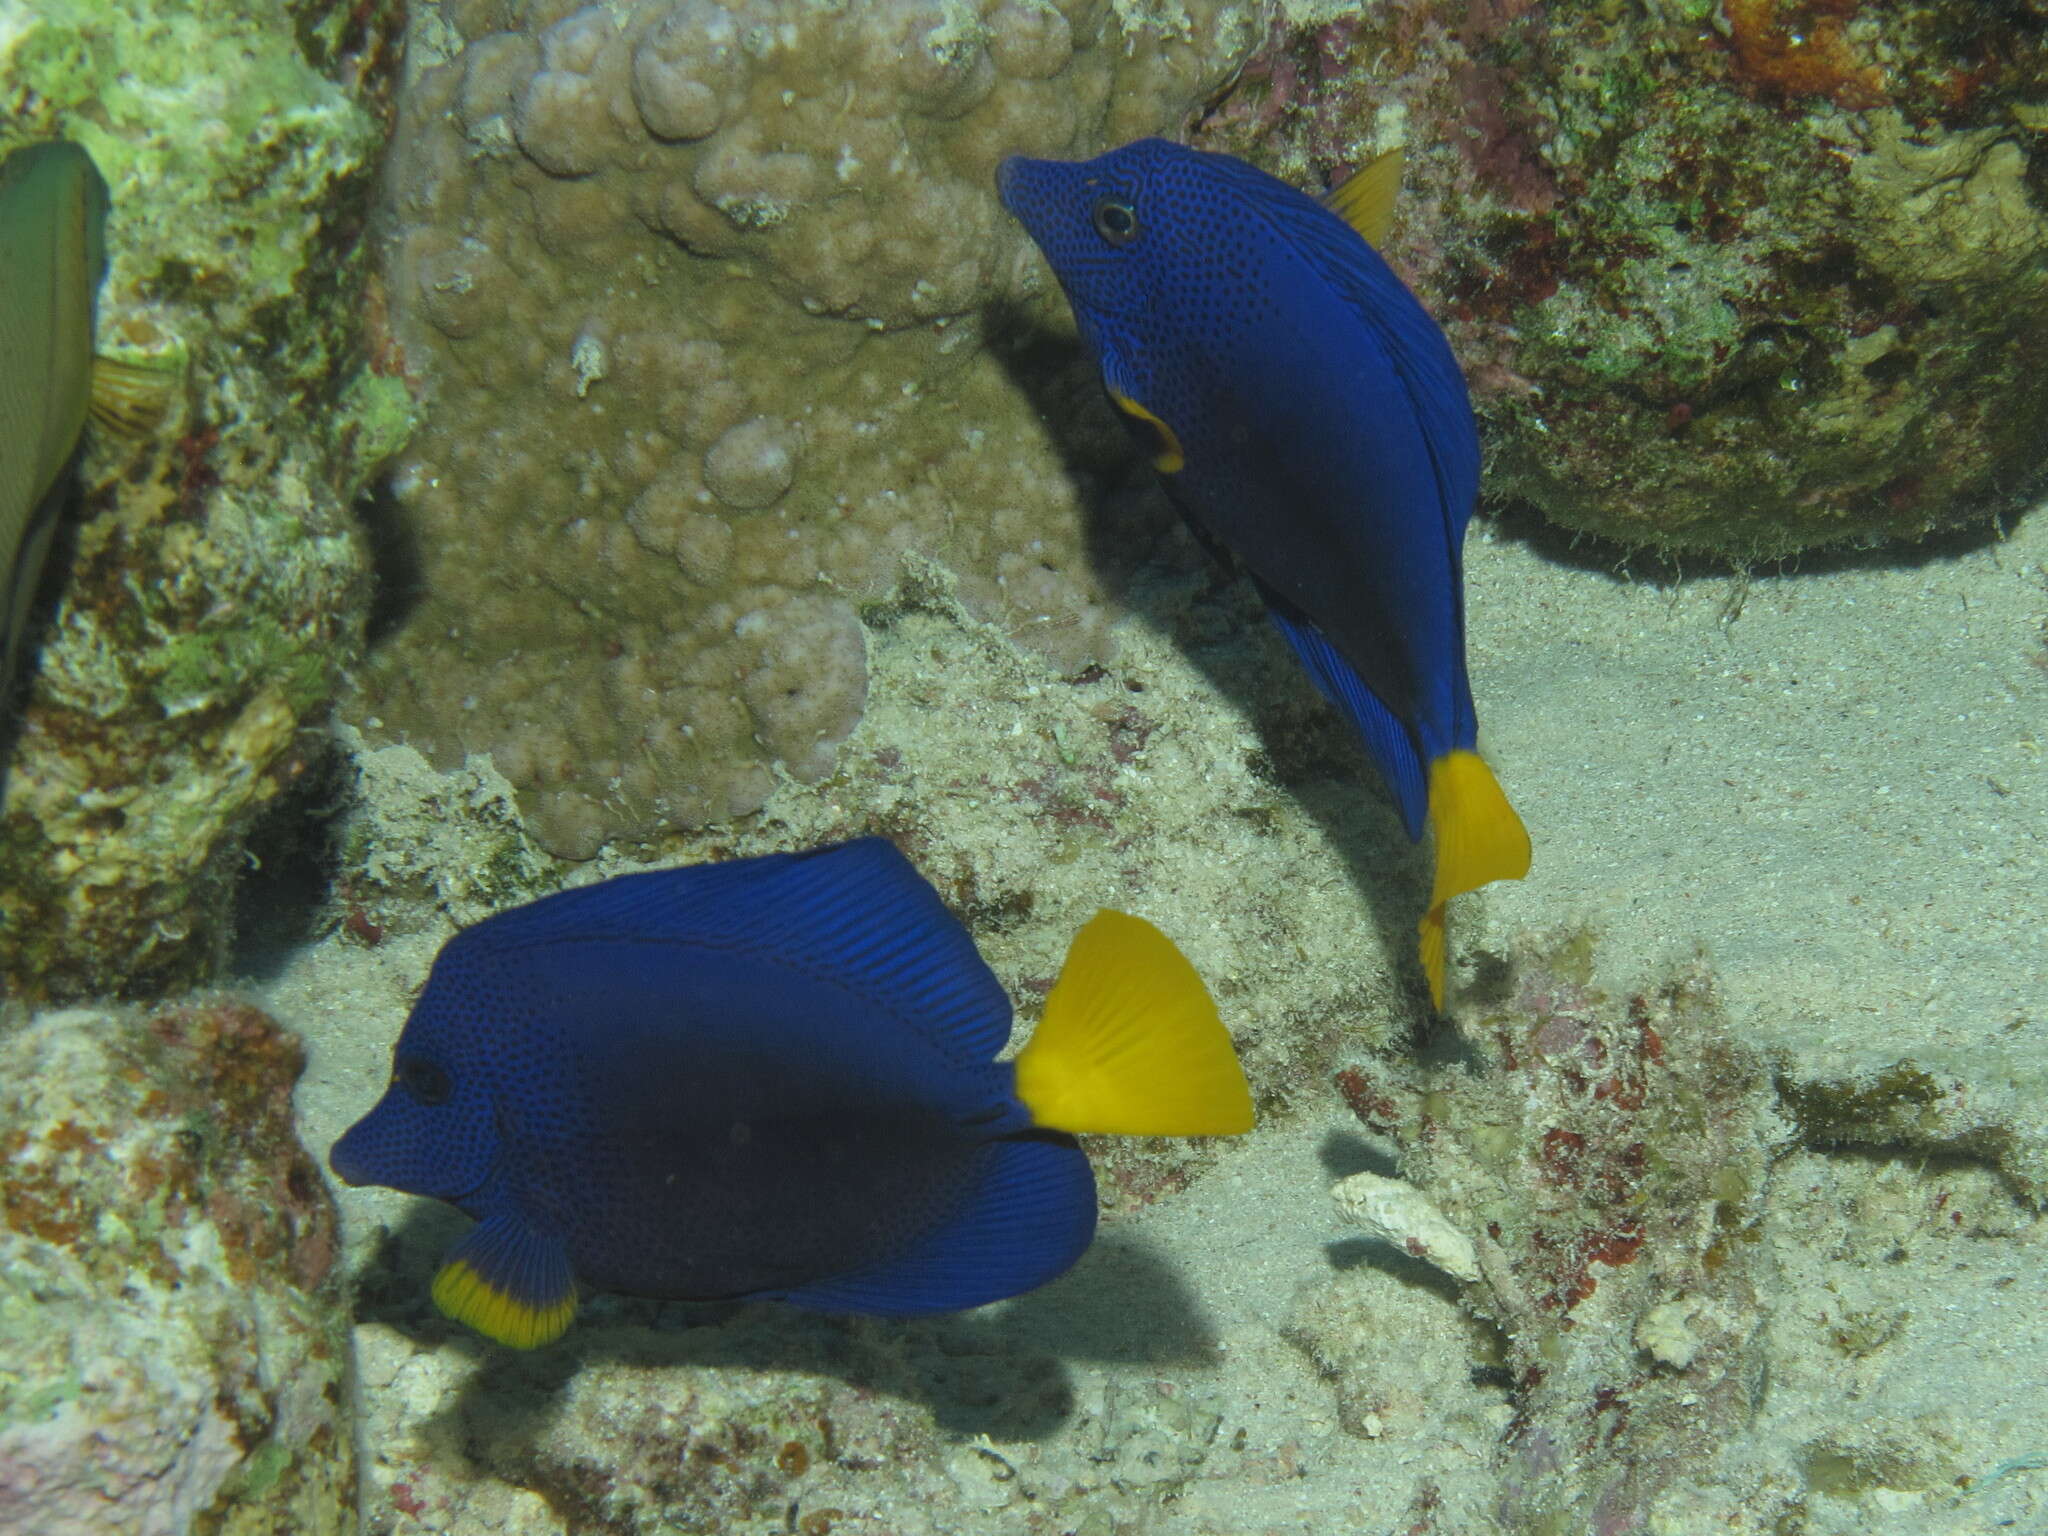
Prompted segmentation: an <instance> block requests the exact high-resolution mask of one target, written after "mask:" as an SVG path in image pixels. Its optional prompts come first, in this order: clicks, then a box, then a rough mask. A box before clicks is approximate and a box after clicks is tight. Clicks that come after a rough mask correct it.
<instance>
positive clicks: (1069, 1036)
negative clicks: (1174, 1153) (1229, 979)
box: [1016, 910, 1252, 1136]
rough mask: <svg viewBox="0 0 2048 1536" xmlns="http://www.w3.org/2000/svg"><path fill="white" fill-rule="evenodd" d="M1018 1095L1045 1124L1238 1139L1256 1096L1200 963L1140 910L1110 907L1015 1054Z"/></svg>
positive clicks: (1077, 941)
mask: <svg viewBox="0 0 2048 1536" xmlns="http://www.w3.org/2000/svg"><path fill="white" fill-rule="evenodd" d="M1016 1065H1017V1097H1018V1098H1019V1099H1021V1100H1022V1101H1023V1103H1024V1106H1025V1107H1026V1108H1027V1109H1029V1110H1030V1111H1031V1118H1032V1122H1033V1123H1034V1124H1036V1125H1040V1126H1043V1127H1045V1128H1047V1129H1049V1130H1058V1131H1072V1132H1094V1133H1099V1134H1104V1135H1112V1136H1235V1135H1239V1134H1241V1133H1243V1132H1245V1131H1248V1130H1250V1129H1251V1128H1252V1096H1251V1089H1250V1088H1249V1087H1248V1086H1247V1085H1246V1083H1245V1079H1244V1069H1243V1068H1242V1067H1241V1066H1239V1065H1238V1061H1237V1050H1236V1047H1235V1046H1233V1045H1232V1044H1231V1040H1230V1032H1229V1031H1228V1030H1227V1029H1225V1028H1224V1027H1223V1021H1222V1020H1221V1019H1220V1018H1219V1017H1217V1013H1216V1004H1215V1003H1214V1001H1212V1000H1211V998H1210V996H1209V989H1208V988H1207V987H1205V986H1204V985H1203V984H1202V978H1201V977H1200V976H1199V975H1198V974H1196V971H1195V968H1194V966H1192V965H1190V964H1189V963H1188V959H1187V957H1186V956H1185V955H1183V954H1182V953H1181V952H1180V951H1179V950H1178V949H1176V948H1174V945H1173V941H1172V940H1171V939H1169V938H1167V936H1166V935H1165V934H1163V933H1161V932H1160V931H1159V930H1158V929H1157V928H1155V927H1153V926H1152V925H1151V924H1150V923H1148V922H1146V921H1145V920H1144V919H1143V918H1139V917H1131V916H1129V915H1127V914H1126V913H1122V912H1111V911H1108V910H1104V911H1101V912H1098V913H1096V914H1095V916H1094V917H1093V918H1092V919H1090V920H1089V922H1088V923H1086V924H1085V925H1084V926H1083V927H1082V929H1081V931H1080V932H1079V933H1077V934H1075V935H1074V942H1073V945H1072V946H1071V947H1070V948H1069V949H1068V951H1067V960H1066V965H1065V966H1064V967H1063V968H1062V969H1061V971H1060V978H1059V980H1058V982H1057V983H1055V984H1054V986H1053V989H1052V993H1051V995H1050V996H1048V997H1047V998H1046V1000H1045V1014H1044V1017H1042V1018H1041V1019H1040V1020H1039V1023H1038V1028H1037V1029H1036V1030H1035V1031H1034V1032H1033V1034H1032V1036H1031V1040H1030V1043H1029V1044H1027V1045H1026V1046H1025V1047H1024V1049H1023V1051H1022V1052H1020V1053H1019V1055H1018V1057H1017V1064H1016Z"/></svg>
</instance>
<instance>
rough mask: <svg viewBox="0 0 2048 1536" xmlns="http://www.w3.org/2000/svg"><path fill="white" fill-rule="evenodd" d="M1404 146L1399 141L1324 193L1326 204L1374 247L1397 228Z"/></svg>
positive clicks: (1379, 244)
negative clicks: (1395, 199)
mask: <svg viewBox="0 0 2048 1536" xmlns="http://www.w3.org/2000/svg"><path fill="white" fill-rule="evenodd" d="M1401 162H1402V149H1401V146H1400V145H1398V144H1396V145H1395V146H1394V147H1393V148H1392V149H1390V150H1387V151H1386V152H1385V153H1384V154H1379V155H1375V156H1373V158H1372V159H1370V160H1368V161H1367V162H1366V163H1365V164H1364V165H1362V166H1360V167H1359V168H1358V169H1357V170H1355V171H1353V172H1352V173H1351V174H1350V175H1349V176H1347V177H1345V178H1344V179H1343V180H1342V181H1340V182H1338V183H1337V185H1336V186H1334V187H1332V188H1330V190H1329V191H1327V192H1325V193H1324V194H1323V206H1324V207H1326V208H1328V209H1329V210H1330V212H1332V213H1334V214H1336V215H1337V217H1338V218H1340V219H1342V220H1343V221H1344V222H1345V223H1346V224H1349V225H1350V226H1351V227H1352V228H1353V229H1355V230H1357V231H1358V232H1359V233H1360V234H1361V235H1363V236H1365V243H1366V244H1367V245H1369V246H1371V247H1372V248H1373V249H1374V250H1378V249H1379V248H1380V247H1381V246H1383V245H1385V244H1386V241H1387V232H1388V231H1389V230H1391V229H1392V228H1393V227H1394V198H1395V197H1396V195H1398V194H1399V192H1400V190H1401Z"/></svg>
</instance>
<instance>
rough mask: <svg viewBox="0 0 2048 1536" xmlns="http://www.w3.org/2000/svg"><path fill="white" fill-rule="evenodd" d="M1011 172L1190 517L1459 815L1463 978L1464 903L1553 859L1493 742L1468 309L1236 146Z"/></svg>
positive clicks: (1322, 678)
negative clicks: (1483, 751)
mask: <svg viewBox="0 0 2048 1536" xmlns="http://www.w3.org/2000/svg"><path fill="white" fill-rule="evenodd" d="M998 185H999V189H1000V191H1001V194H1002V198H1003V202H1004V204H1005V206H1006V207H1008V208H1009V209H1010V211H1011V212H1012V213H1013V214H1015V215H1016V217H1017V218H1018V219H1019V220H1020V221H1021V222H1022V223H1023V225H1024V227H1025V228H1026V230H1027V231H1028V232H1029V233H1030V235H1031V237H1032V238H1033V240H1035V241H1036V242H1037V244H1038V246H1039V248H1040V249H1041V250H1042V251H1043V252H1044V253H1045V257H1046V260H1047V262H1048V263H1049V264H1050V265H1051V267H1052V270H1053V272H1054V274H1055V276H1057V278H1058V279H1059V282H1060V285H1061V287H1062V288H1063V289H1064V290H1065V292H1066V295H1067V298H1068V301H1069V302H1070V303H1071V305H1072V307H1073V311H1074V316H1075V320H1076V322H1077V323H1078V325H1079V327H1080V331H1081V335H1082V339H1083V341H1084V343H1085V344H1086V345H1087V346H1088V347H1089V349H1090V350H1091V351H1092V352H1093V353H1094V355H1095V357H1096V360H1097V361H1098V363H1099V364H1100V366H1101V369H1102V377H1103V382H1104V384H1105V386H1106V387H1107V389H1108V391H1109V393H1110V396H1111V398H1112V400H1113V401H1114V402H1115V403H1116V404H1117V406H1118V407H1119V408H1120V410H1121V411H1122V412H1123V414H1124V416H1125V419H1126V420H1127V422H1128V423H1129V424H1130V425H1131V427H1132V429H1133V431H1134V432H1136V433H1137V434H1138V436H1139V438H1140V440H1141V441H1143V442H1144V443H1145V445H1146V446H1147V447H1148V448H1149V449H1150V450H1151V451H1152V453H1153V458H1154V463H1155V464H1156V465H1157V466H1158V468H1159V469H1160V471H1161V472H1162V474H1163V476H1164V478H1165V482H1166V486H1167V489H1168V492H1169V494H1170V495H1171V496H1172V498H1173V500H1174V501H1175V503H1176V504H1177V505H1178V506H1179V507H1180V509H1181V510H1182V512H1183V513H1184V514H1185V515H1186V517H1187V519H1188V521H1189V523H1190V525H1191V526H1192V527H1193V528H1194V530H1195V532H1196V533H1197V534H1198V535H1199V536H1200V537H1202V539H1203V540H1204V541H1205V542H1206V543H1207V544H1209V545H1210V547H1211V548H1212V549H1215V550H1217V551H1219V552H1227V554H1228V555H1229V556H1230V557H1232V558H1234V560H1235V561H1236V562H1237V564H1238V565H1240V566H1241V567H1242V568H1243V569H1245V570H1246V571H1248V572H1249V573H1250V575H1251V576H1252V578H1253V580H1254V581H1255V582H1256V583H1257V584H1258V587H1259V590H1260V592H1261V593H1262V594H1263V596H1264V597H1265V599H1266V602H1267V606H1268V608H1269V610H1270V612H1271V614H1272V616H1273V619H1274V622H1275V623H1276V624H1277V625H1278V626H1279V628H1280V630H1281V632H1282V633H1283V634H1284V635H1285V636H1286V638H1287V640H1288V642H1289V643H1290V645H1292V647H1293V648H1294V650H1295V652H1296V654H1297V655H1298V656H1299V657H1300V659H1301V661H1302V662H1303V664H1304V666H1305V667H1306V668H1307V670H1308V672H1309V674H1310V675H1311V676H1312V677H1313V678H1314V679H1315V681H1316V683H1317V685H1318V686H1319V687H1320V688H1321V689H1322V691H1323V692H1324V693H1325V694H1326V695H1328V696H1329V697H1330V698H1331V699H1332V700H1333V701H1334V702H1336V703H1337V705H1338V706H1339V707H1340V708H1341V709H1342V710H1343V711H1344V712H1345V714H1346V715H1347V716H1348V717H1349V718H1350V719H1351V721H1352V723H1353V724H1354V725H1355V726H1356V728H1357V729H1358V731H1359V734H1360V736H1361V737H1362V738H1363V740H1364V742H1365V744H1366V746H1367V748H1368V749H1369V751H1370V752H1371V754H1372V756H1373V758H1374V760H1375V762H1376V763H1377V765H1378V767H1379V768H1380V770H1381V773H1382V775H1383V777H1384V778H1385V780H1386V782H1387V784H1388V786H1389V789H1390V790H1391V792H1392V795H1393V799H1394V802H1395V804H1396V806H1397V807H1398V809H1399V811H1400V814H1401V818H1402V821H1403V823H1404V824H1405V826H1406V828H1407V831H1408V834H1409V835H1410V836H1411V837H1420V836H1421V835H1422V832H1423V829H1424V827H1425V825H1426V824H1427V823H1428V822H1430V821H1434V822H1435V823H1436V826H1437V831H1438V841H1439V851H1438V885H1439V890H1438V892H1437V895H1436V896H1435V897H1434V898H1433V900H1432V904H1431V911H1430V916H1429V917H1426V918H1425V919H1424V924H1425V927H1424V934H1423V937H1424V963H1425V969H1427V970H1429V971H1430V981H1431V987H1432V991H1433V992H1434V993H1435V994H1436V995H1437V996H1438V998H1439V1000H1441V945H1440V934H1441V921H1442V902H1443V900H1444V899H1445V898H1446V897H1447V896H1448V895H1451V894H1455V893H1456V892H1457V891H1459V890H1466V889H1470V888H1471V887H1472V886H1473V885H1476V884H1480V883H1483V882H1484V881H1485V880H1491V879H1500V878H1509V877H1517V876H1519V875H1520V874H1521V873H1523V872H1524V871H1525V870H1526V868H1527V863H1528V858H1527V854H1528V843H1527V836H1526V834H1525V833H1523V832H1522V829H1521V823H1520V821H1519V819H1517V818H1515V816H1514V812H1513V811H1512V809H1511V808H1509V807H1508V805H1507V802H1506V799H1505V797H1504V796H1501V795H1500V792H1499V789H1498V786H1497V785H1495V784H1494V783H1493V779H1492V775H1491V773H1490V771H1488V770H1487V769H1486V768H1485V765H1484V764H1483V763H1482V762H1480V760H1479V759H1478V757H1477V754H1476V743H1477V739H1478V719H1477V715H1476V713H1475V710H1474V708H1473V702H1472V690H1471V685H1470V683H1469V682H1468V681H1467V677H1466V670H1465V622H1464V598H1463V570H1462V556H1461V550H1462V546H1463V541H1464V536H1465V525H1466V522H1467V520H1468V519H1469V517H1470V515H1471V512H1472V507H1473V503H1474V501H1475V499H1476V497H1477V494H1478V488H1479V442H1478V436H1477V433H1476V430H1475V427H1474V424H1473V417H1472V410H1471V405H1470V401H1469V399H1468V396H1467V393H1466V389H1465V381H1464V376H1463V374H1462V373H1461V372H1460V371H1459V368H1458V364H1457V360H1456V358H1455V357H1454V356H1453V355H1452V353H1451V349H1450V346H1449V344H1448V343H1447V342H1446V340H1445V339H1444V335H1443V332H1442V331H1441V330H1440V329H1439V328H1438V326H1437V325H1436V323H1435V322H1434V321H1433V320H1432V319H1431V318H1430V317H1429V315H1428V313H1427V312H1426V311H1425V310H1424V309H1423V308H1422V306H1421V304H1419V303H1418V302H1417V301H1416V299H1415V297H1414V295H1413V294H1412V293H1410V292H1409V291H1408V289H1407V288H1406V287H1405V286H1404V285H1403V284H1402V282H1401V280H1400V279H1399V278H1398V277H1397V276H1396V275H1395V274H1394V272H1393V271H1392V269H1391V268H1389V267H1388V266H1387V264H1386V262H1385V261H1384V260H1382V259H1381V257H1380V255H1379V253H1378V252H1377V251H1375V250H1374V249H1373V248H1372V246H1371V244H1370V243H1368V241H1367V240H1366V239H1365V238H1363V237H1362V236H1361V234H1360V233H1359V232H1358V230H1357V229H1356V228H1354V227H1353V226H1352V224H1350V223H1347V222H1346V220H1345V219H1344V218H1342V217H1340V216H1339V215H1338V213H1337V212H1335V211H1333V210H1332V208H1331V207H1330V206H1329V205H1327V204H1325V203H1324V202H1321V201H1318V200H1317V199H1315V198H1311V197H1308V196H1306V195H1305V194H1303V193H1301V192H1298V191H1296V190H1295V189H1294V188H1292V187H1290V186H1288V185H1286V184H1285V183H1284V182H1281V181H1278V180H1276V179H1275V178H1273V177H1271V176H1268V175H1267V174H1265V173H1264V172H1263V171H1260V170H1258V169H1256V168H1255V167H1253V166H1250V165H1247V164H1245V163H1244V162H1242V161H1239V160H1235V159H1233V158H1231V157H1229V156H1226V155H1217V154H1208V153H1204V152H1201V151H1197V150H1190V149H1186V148H1183V147H1181V146H1179V145H1176V144H1170V143H1167V142H1165V141H1163V140H1158V139H1146V140H1141V141H1139V142H1137V143H1134V144H1128V145H1125V146H1124V147H1123V148H1121V149H1117V150H1112V151H1111V152H1109V153H1108V154H1105V155H1101V156H1098V157H1097V158H1095V159H1093V160H1087V161H1081V162H1071V163H1070V162H1064V161H1049V160H1026V159H1021V158H1012V159H1010V160H1007V161H1005V162H1004V163H1003V166H1002V168H1001V171H1000V172H999V177H998ZM1481 780H1483V783H1482V782H1481ZM1475 843H1476V845H1477V846H1476V850H1475V848H1474V847H1473V846H1472V845H1474V844H1475ZM1447 851H1448V852H1450V853H1451V854H1453V855H1454V859H1453V863H1452V865H1451V866H1450V867H1447V865H1446V861H1445V854H1446V852H1447ZM1474 876H1477V878H1473V877H1474ZM1446 885H1448V886H1449V887H1450V888H1449V889H1446V888H1445V887H1446ZM1432 924H1434V927H1435V929H1436V936H1435V939H1434V942H1436V944H1437V949H1436V957H1437V958H1436V963H1435V964H1434V965H1432V964H1431V945H1432V942H1433V937H1432V932H1431V925H1432Z"/></svg>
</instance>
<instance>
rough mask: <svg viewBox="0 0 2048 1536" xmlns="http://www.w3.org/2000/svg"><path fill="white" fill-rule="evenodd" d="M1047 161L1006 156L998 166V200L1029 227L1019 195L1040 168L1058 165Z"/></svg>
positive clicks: (1022, 156) (1019, 156) (1023, 156)
mask: <svg viewBox="0 0 2048 1536" xmlns="http://www.w3.org/2000/svg"><path fill="white" fill-rule="evenodd" d="M1056 163H1057V162H1049V161H1045V160H1033V159H1032V158H1031V157H1030V156H1029V155H1005V156H1003V158H1002V162H1001V163H1000V164H999V165H997V166H996V200H997V201H998V202H1000V203H1001V204H1002V205H1003V207H1004V208H1006V209H1008V210H1009V213H1010V217H1012V218H1014V219H1016V220H1018V221H1019V222H1022V223H1024V224H1026V225H1027V226H1028V225H1029V223H1030V221H1029V220H1028V219H1026V218H1025V217H1024V211H1023V210H1022V209H1021V208H1019V207H1018V206H1017V197H1018V194H1019V193H1021V192H1023V191H1024V190H1025V189H1026V184H1027V183H1028V182H1029V180H1030V177H1031V174H1032V172H1034V171H1036V170H1037V169H1038V168H1039V167H1040V166H1043V165H1047V164H1056Z"/></svg>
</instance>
